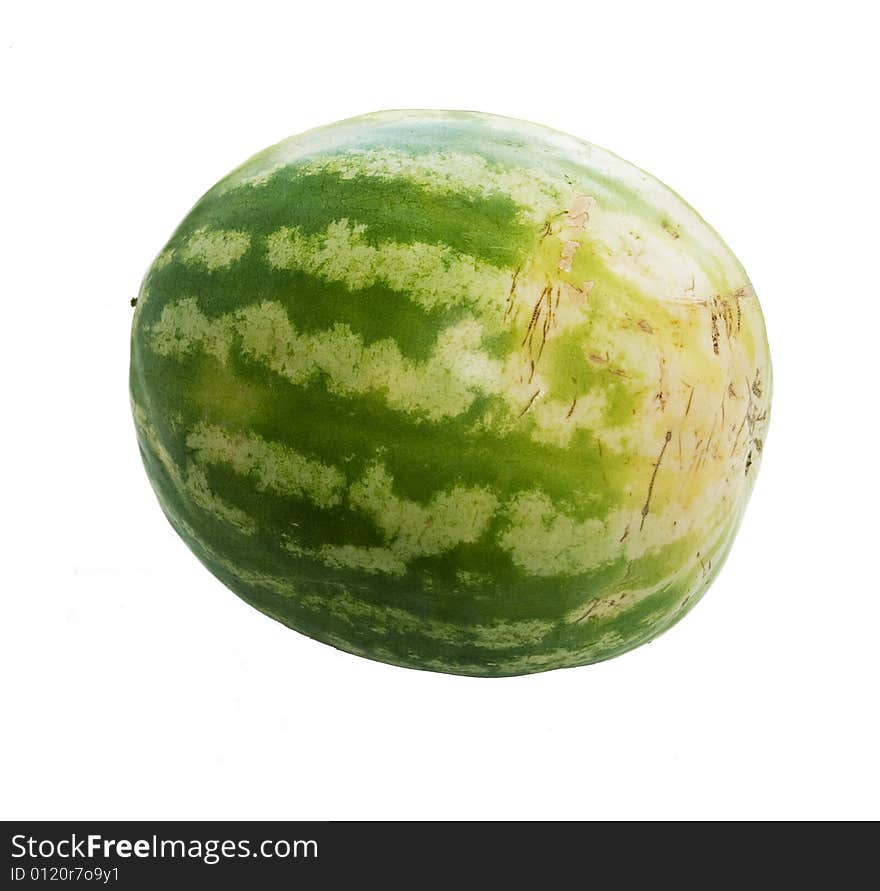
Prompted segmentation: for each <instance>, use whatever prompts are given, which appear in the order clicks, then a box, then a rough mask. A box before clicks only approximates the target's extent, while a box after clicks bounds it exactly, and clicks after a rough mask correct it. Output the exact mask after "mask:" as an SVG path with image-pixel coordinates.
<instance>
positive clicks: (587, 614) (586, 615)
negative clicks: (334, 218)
mask: <svg viewBox="0 0 880 891" xmlns="http://www.w3.org/2000/svg"><path fill="white" fill-rule="evenodd" d="M597 606H599V599H598V598H597V599H596V600H594V601H593V602H592V603H591V604H590V605H589V606H588V607H587V608H586V609H585V610H584V611H583V612H582V613H581V614H580V615H579V616H578V617H577V618H576V619H575V620H574V624H575V625H576V624H577V623H578V622H583V621H584V620H585V619H589V618H590V615H591V613H592V612H593V610H595V609H596V607H597Z"/></svg>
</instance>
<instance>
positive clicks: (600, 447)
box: [596, 439, 608, 486]
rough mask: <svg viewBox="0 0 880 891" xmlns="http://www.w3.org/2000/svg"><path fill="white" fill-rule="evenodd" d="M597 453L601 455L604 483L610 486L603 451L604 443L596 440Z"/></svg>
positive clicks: (600, 462)
mask: <svg viewBox="0 0 880 891" xmlns="http://www.w3.org/2000/svg"><path fill="white" fill-rule="evenodd" d="M596 451H597V452H598V453H599V470H600V471H601V472H602V482H603V483H605V485H606V486H607V485H608V477H607V476H606V475H605V453H604V452H603V451H602V443H601V442H600V441H599V440H598V439H597V440H596Z"/></svg>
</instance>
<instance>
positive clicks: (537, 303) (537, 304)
mask: <svg viewBox="0 0 880 891" xmlns="http://www.w3.org/2000/svg"><path fill="white" fill-rule="evenodd" d="M546 292H547V288H546V287H545V288H544V290H543V291H541V296H540V297H539V298H538V299H537V300H536V301H535V308H534V309H533V310H532V317H531V319H530V320H529V326H528V328H526V334H525V337H523V340H522V343H521V344H520V346H525V345H526V341H527V340H529V338H530V336H531V334H532V330H533V329H534V327H535V322H537V320H538V314H539V313H540V312H541V304H542V303H543V302H544V294H545V293H546Z"/></svg>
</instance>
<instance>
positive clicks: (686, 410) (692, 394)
mask: <svg viewBox="0 0 880 891" xmlns="http://www.w3.org/2000/svg"><path fill="white" fill-rule="evenodd" d="M695 389H696V387H691V394H690V396H688V404H687V408H686V409H685V410H684V416H685V417H687V416H688V415H689V414H690V413H691V403H692V402H693V401H694V390H695Z"/></svg>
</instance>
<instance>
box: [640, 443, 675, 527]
mask: <svg viewBox="0 0 880 891" xmlns="http://www.w3.org/2000/svg"><path fill="white" fill-rule="evenodd" d="M670 439H672V431H671V430H667V431H666V438H665V439H664V440H663V448H661V449H660V454H659V455H658V456H657V462H656V463H655V464H654V472H653V473H652V474H651V481H650V482H649V483H648V495H647V497H646V498H645V504H644V507H643V508H642V522H641V523H640V524H639V532H641V531H642V529H644V528H645V518H646V517H647V516H648V511H650V509H651V495H653V493H654V483H655V481H656V480H657V471H658V470H660V464H661V463H662V462H663V455H664V454H666V449H667V447H668V446H669V440H670Z"/></svg>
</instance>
